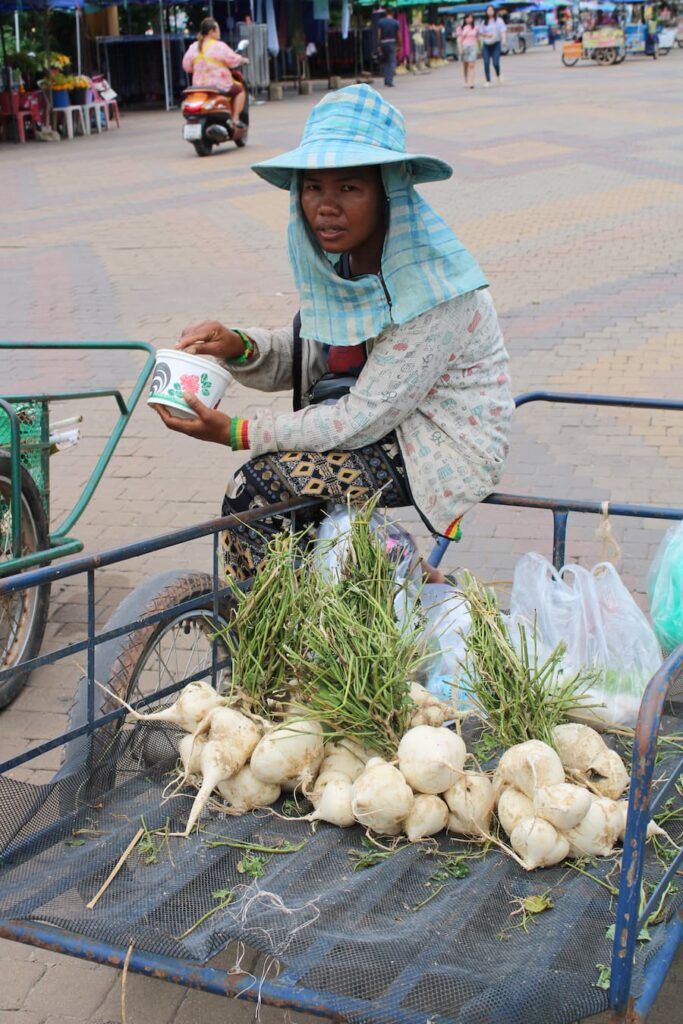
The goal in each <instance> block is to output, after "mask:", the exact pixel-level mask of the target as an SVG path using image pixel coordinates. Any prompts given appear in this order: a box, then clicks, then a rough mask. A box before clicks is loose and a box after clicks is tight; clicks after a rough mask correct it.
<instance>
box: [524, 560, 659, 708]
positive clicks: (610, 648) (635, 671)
mask: <svg viewBox="0 0 683 1024" xmlns="http://www.w3.org/2000/svg"><path fill="white" fill-rule="evenodd" d="M534 615H535V616H536V641H537V648H538V657H539V661H540V662H542V661H543V660H545V658H547V657H548V655H549V654H550V652H551V651H552V650H553V649H554V648H555V647H556V646H557V645H558V644H559V643H560V641H564V643H565V644H566V648H567V651H566V654H565V656H564V659H563V661H562V664H561V671H562V672H563V673H565V674H570V675H574V674H575V673H576V672H578V671H579V670H580V669H597V670H598V671H599V672H600V682H599V684H596V685H595V686H594V687H592V688H591V690H590V691H589V693H588V698H589V703H599V704H600V705H601V707H596V708H593V709H591V710H590V711H587V712H582V713H581V716H580V717H581V718H586V717H590V718H592V719H595V721H596V722H598V723H600V722H601V723H603V724H607V723H609V724H612V725H625V726H629V727H633V726H634V725H635V724H636V719H637V717H638V710H639V708H640V701H641V699H642V696H643V693H644V692H645V687H646V686H647V684H648V683H649V681H650V679H651V678H652V676H653V675H654V673H655V672H656V671H657V669H658V668H659V666H660V665H661V663H662V653H661V650H660V647H659V643H658V642H657V638H656V637H655V634H654V632H653V630H652V627H651V626H650V624H649V622H648V621H647V619H646V617H645V615H644V614H643V613H642V612H641V610H640V608H639V607H638V605H637V604H636V603H635V601H634V600H633V598H632V597H631V595H630V593H629V592H628V590H627V589H626V587H625V586H624V584H623V583H622V581H621V579H620V577H619V574H618V572H617V571H616V569H615V568H614V566H613V565H611V564H610V563H609V562H601V563H600V564H599V565H596V566H594V567H593V569H590V570H589V569H585V568H584V567H583V566H580V565H565V566H564V567H563V568H562V569H561V570H560V571H559V573H558V572H557V571H556V570H555V569H554V568H553V566H552V565H551V564H550V562H548V561H547V559H545V558H543V557H542V556H541V555H538V554H535V553H533V552H532V553H530V554H527V555H524V556H523V557H522V558H520V560H519V562H518V563H517V566H516V568H515V573H514V578H513V584H512V596H511V599H510V635H511V637H512V639H513V641H514V640H515V637H516V634H517V633H518V629H517V624H518V623H521V624H522V625H523V626H524V627H525V628H526V630H527V635H529V634H530V631H531V630H532V629H533V624H534Z"/></svg>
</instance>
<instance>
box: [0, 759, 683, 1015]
mask: <svg viewBox="0 0 683 1024" xmlns="http://www.w3.org/2000/svg"><path fill="white" fill-rule="evenodd" d="M133 745H134V744H133ZM172 762H173V758H171V759H170V760H169V761H168V763H167V764H166V765H162V766H160V767H157V768H155V769H154V770H153V771H150V770H143V769H142V768H141V767H140V761H139V758H138V757H136V755H135V752H134V750H132V749H131V748H130V747H129V748H126V749H123V750H121V751H119V752H118V754H116V756H114V752H112V751H110V752H109V760H108V762H107V764H106V765H105V767H104V768H100V769H99V770H98V771H97V772H92V771H89V772H83V773H82V774H81V776H80V777H70V778H64V779H61V780H59V781H58V782H55V783H52V784H50V785H44V786H32V785H30V784H27V783H23V782H18V781H14V780H12V779H9V778H0V837H1V839H2V847H1V848H2V851H3V853H2V858H1V860H0V916H1V917H3V918H5V919H13V920H28V921H34V922H42V923H43V924H49V925H53V926H56V927H58V928H62V929H64V930H66V931H68V932H70V933H74V934H77V935H79V936H83V937H86V938H91V939H94V940H97V941H100V942H106V943H109V944H111V945H114V946H123V947H127V946H128V944H129V943H130V942H131V941H132V940H134V941H135V946H136V949H137V950H138V951H141V950H142V951H146V952H148V953H151V954H162V955H166V956H171V957H177V958H181V959H183V960H186V961H191V962H195V963H206V962H207V961H209V960H210V959H211V957H213V956H214V955H215V954H217V953H218V952H219V951H220V950H222V949H224V948H225V947H226V946H227V945H228V944H229V943H231V942H232V941H233V940H241V941H242V942H243V943H245V944H246V945H247V946H248V947H251V948H254V949H256V950H259V951H260V952H262V953H265V954H270V955H272V956H273V957H275V958H276V959H277V960H278V962H279V964H280V966H281V974H280V978H279V981H280V982H282V983H283V984H287V985H294V984H297V985H300V986H304V987H306V988H308V989H313V990H317V991H318V992H322V993H326V994H327V1002H328V1005H329V1006H330V1007H331V1008H332V1009H333V1010H334V1012H337V1013H340V1014H342V1015H343V1016H344V1018H345V1019H348V1020H350V1021H357V1022H359V1024H360V1022H368V1024H369V1022H371V1021H380V1020H381V1021H396V1022H398V1021H401V1020H403V1021H415V1022H418V1021H423V1022H424V1021H427V1020H429V1021H433V1022H437V1021H444V1022H445V1021H453V1022H457V1024H481V1022H482V1021H487V1022H489V1021H490V1022H501V1024H502V1022H510V1024H569V1022H571V1021H576V1020H579V1019H581V1018H583V1017H587V1016H590V1015H592V1014H595V1013H599V1012H601V1011H602V1010H604V1009H606V1007H607V993H606V992H605V991H604V990H603V989H601V988H598V987H596V982H597V980H598V974H599V972H598V968H597V966H596V965H597V964H609V962H610V957H611V947H612V943H611V939H610V938H609V937H608V936H607V931H608V928H609V926H610V924H611V923H612V921H613V913H612V910H613V899H612V897H611V896H610V892H609V891H608V889H607V888H604V887H602V886H601V885H599V884H598V883H597V882H596V881H594V880H593V879H591V878H588V877H585V876H584V875H582V874H580V873H578V872H577V871H575V870H573V869H571V868H569V867H568V866H567V865H564V866H560V867H558V868H554V869H551V870H543V871H536V872H533V873H525V872H524V871H522V870H521V869H520V868H519V867H518V866H517V865H516V864H515V863H514V862H513V861H511V860H510V859H508V858H507V857H505V856H504V855H502V854H500V853H497V852H491V853H489V854H488V855H487V856H486V857H485V858H484V859H481V860H473V861H471V862H468V866H469V867H470V873H469V874H468V875H467V876H466V877H463V878H454V877H449V878H447V879H446V880H439V881H435V880H434V879H433V877H432V876H433V875H434V873H435V872H436V871H437V870H438V868H439V863H438V860H439V859H438V858H437V857H435V856H434V855H433V854H430V853H428V852H426V850H428V849H429V847H425V846H414V847H410V848H407V849H404V850H402V851H400V852H398V853H395V854H393V855H392V856H390V857H388V858H387V859H386V860H383V861H381V862H380V863H378V864H376V865H375V866H373V867H370V868H367V869H364V870H360V871H354V863H355V861H354V859H353V858H352V856H350V851H360V850H362V849H363V847H362V843H361V840H362V832H361V831H360V829H355V828H354V829H347V830H342V829H339V828H335V827H332V826H327V825H319V827H318V828H317V831H316V832H315V833H312V832H311V828H310V825H309V824H308V823H306V822H297V821H283V820H281V819H280V818H278V817H276V816H274V815H271V814H269V813H267V812H258V813H253V814H248V815H244V816H242V817H238V818H235V817H227V816H224V815H220V814H212V815H207V816H206V817H204V818H203V820H202V832H201V834H199V835H194V836H192V837H191V838H190V839H187V840H186V839H181V838H175V839H171V840H170V841H169V844H168V845H166V846H162V848H161V850H160V853H159V857H158V861H157V862H156V863H154V864H150V865H146V864H145V863H144V861H143V858H142V857H141V856H140V854H139V852H138V851H137V850H136V851H134V852H133V854H132V855H131V856H130V857H129V858H128V860H127V861H126V863H125V864H124V866H123V868H122V869H121V871H120V873H119V874H118V876H117V877H116V878H115V879H114V881H113V882H112V884H111V885H110V886H109V888H108V889H107V890H106V892H105V893H104V895H103V896H102V898H101V899H100V900H99V902H98V903H97V905H96V906H95V908H94V909H92V910H89V909H87V907H86V904H87V903H88V901H89V900H91V899H92V897H93V896H94V894H95V893H96V892H97V891H98V889H99V888H100V886H101V885H102V883H103V882H104V880H105V879H106V878H107V877H108V875H109V874H110V872H111V870H112V868H113V867H114V865H115V864H116V862H117V860H118V859H119V857H120V856H121V854H122V852H123V851H124V850H125V848H126V847H127V845H128V844H129V843H130V841H131V838H132V837H133V835H134V834H135V832H136V830H137V829H138V828H139V826H140V821H141V818H144V822H145V824H146V826H147V828H149V829H154V828H158V827H162V826H163V825H164V823H165V822H166V820H167V818H168V817H169V816H171V815H172V816H173V817H172V820H171V826H170V827H171V830H175V831H179V830H181V829H182V827H183V824H184V821H185V819H186V816H187V812H188V809H189V806H190V799H191V797H189V796H181V797H180V798H178V799H174V800H172V801H170V802H167V803H165V804H162V803H161V800H162V793H163V790H164V788H165V786H166V785H167V784H168V782H169V775H168V774H167V769H168V767H169V766H170V764H172ZM165 769H166V770H165ZM75 805H78V806H79V809H78V810H77V811H76V812H67V813H65V811H64V808H68V807H74V806H75ZM80 830H87V831H80ZM74 833H77V841H76V842H74ZM211 836H213V837H227V838H229V839H230V840H231V841H237V842H240V843H244V844H245V846H249V845H250V844H251V845H257V846H267V847H273V846H278V845H281V844H283V843H289V844H296V843H304V844H305V845H303V846H302V847H301V849H299V850H297V851H296V852H293V853H288V854H278V855H274V856H272V857H271V858H270V860H268V862H267V864H266V866H265V873H264V875H263V877H261V878H258V879H256V880H252V879H250V878H249V877H248V876H245V875H244V874H242V873H240V870H239V868H240V861H241V859H242V857H243V855H244V852H245V851H244V850H243V849H241V848H234V847H228V846H216V847H213V848H210V847H208V846H207V845H206V842H205V840H206V839H210V838H211ZM676 838H677V839H678V841H680V836H679V837H676ZM438 849H440V850H442V851H447V852H458V853H459V852H467V850H468V847H466V846H465V845H463V844H462V843H457V842H454V841H453V840H451V839H448V838H445V837H444V838H441V839H440V840H439V844H438ZM612 868H613V863H612V862H611V861H610V862H609V863H602V864H597V865H596V864H593V865H591V866H590V867H589V870H590V872H591V873H592V874H594V875H596V876H597V877H600V878H603V879H604V876H605V875H606V874H607V873H608V871H609V870H610V869H612ZM650 869H651V870H652V871H654V870H655V865H654V864H651V865H650ZM611 882H612V884H614V879H611ZM226 889H233V890H234V899H233V902H232V903H231V904H230V905H228V906H226V907H225V908H224V909H222V910H220V911H219V912H217V913H214V914H212V915H211V916H209V917H208V918H207V919H206V920H205V921H203V922H202V923H201V924H199V925H197V926H196V927H194V928H193V925H195V924H196V922H197V921H199V919H200V918H202V917H203V915H205V914H207V913H208V912H209V911H211V910H212V909H214V908H215V907H216V905H217V902H216V898H215V896H214V894H215V893H217V892H220V891H224V890H226ZM548 890H552V893H551V896H552V900H553V904H554V905H553V909H552V910H550V911H547V912H546V913H543V914H539V915H538V916H537V917H536V918H535V919H534V921H533V922H532V923H531V924H530V925H529V927H528V930H527V931H525V930H524V929H523V928H521V927H513V925H515V924H518V923H519V917H518V916H517V917H511V913H512V910H513V909H514V907H515V906H516V904H515V902H514V901H516V900H519V899H523V898H525V897H527V896H529V895H537V894H541V893H546V892H547V891H548ZM677 898H680V897H676V896H675V895H674V898H673V901H672V902H675V900H676V899H677ZM190 929H191V930H190ZM661 931H662V929H661V927H659V926H657V927H655V928H653V929H651V938H650V941H649V942H647V943H642V944H639V949H638V953H637V964H636V971H637V975H636V985H635V989H636V991H637V988H638V983H639V978H640V977H641V976H642V968H643V965H644V963H645V960H646V958H648V957H649V956H651V955H653V953H654V952H655V951H656V949H657V946H658V943H659V942H660V941H661V938H662V935H661Z"/></svg>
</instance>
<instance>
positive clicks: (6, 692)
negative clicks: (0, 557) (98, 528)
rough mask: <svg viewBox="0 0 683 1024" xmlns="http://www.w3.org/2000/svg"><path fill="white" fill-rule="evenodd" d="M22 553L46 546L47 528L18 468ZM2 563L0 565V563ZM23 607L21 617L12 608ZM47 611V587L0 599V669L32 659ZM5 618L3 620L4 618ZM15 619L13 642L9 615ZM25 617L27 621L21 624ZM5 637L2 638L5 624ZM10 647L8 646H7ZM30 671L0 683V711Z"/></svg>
mask: <svg viewBox="0 0 683 1024" xmlns="http://www.w3.org/2000/svg"><path fill="white" fill-rule="evenodd" d="M11 487H12V482H11V459H10V456H9V455H7V454H5V453H4V452H0V495H2V497H3V499H4V501H5V502H6V504H7V505H9V500H10V494H11ZM21 504H22V509H21V511H22V517H21V522H22V534H23V536H22V553H24V554H31V553H33V552H34V551H43V550H46V549H47V548H48V547H49V544H50V542H49V526H48V521H47V516H46V515H45V510H44V508H43V503H42V501H41V498H40V493H39V491H38V488H37V487H36V485H35V483H34V481H33V478H32V477H31V475H30V473H28V472H27V470H26V469H24V467H23V466H22V468H21ZM0 564H1V562H0ZM18 603H21V605H22V611H21V616H20V618H18V617H17V614H16V612H13V611H12V607H13V606H16V605H17V604H18ZM49 608H50V584H49V583H44V584H43V585H42V586H40V587H32V588H31V589H30V590H24V591H19V592H17V593H16V594H15V595H11V596H8V597H6V598H2V599H0V668H3V669H5V668H12V667H13V666H14V665H20V664H21V663H22V662H25V661H29V660H30V659H31V658H35V657H36V656H37V655H38V653H39V651H40V647H41V644H42V642H43V637H44V635H45V627H46V626H47V619H48V614H49ZM5 615H6V619H5V617H4V616H5ZM11 615H12V616H14V639H13V634H12V629H13V626H12V622H11V621H10V616H11ZM27 616H28V618H29V621H28V622H27V623H26V624H24V619H26V618H27ZM5 622H6V623H7V637H6V639H5V638H4V623H5ZM10 645H11V646H10ZM29 675H30V672H22V671H21V670H18V671H17V672H16V673H14V674H12V675H11V676H10V677H9V678H8V679H6V680H5V681H4V682H2V683H0V708H4V707H6V706H7V705H8V704H9V703H10V702H11V701H13V700H14V698H15V697H16V696H17V695H18V694H19V693H20V691H21V690H22V689H23V688H24V686H25V685H26V683H27V681H28V677H29Z"/></svg>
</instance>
